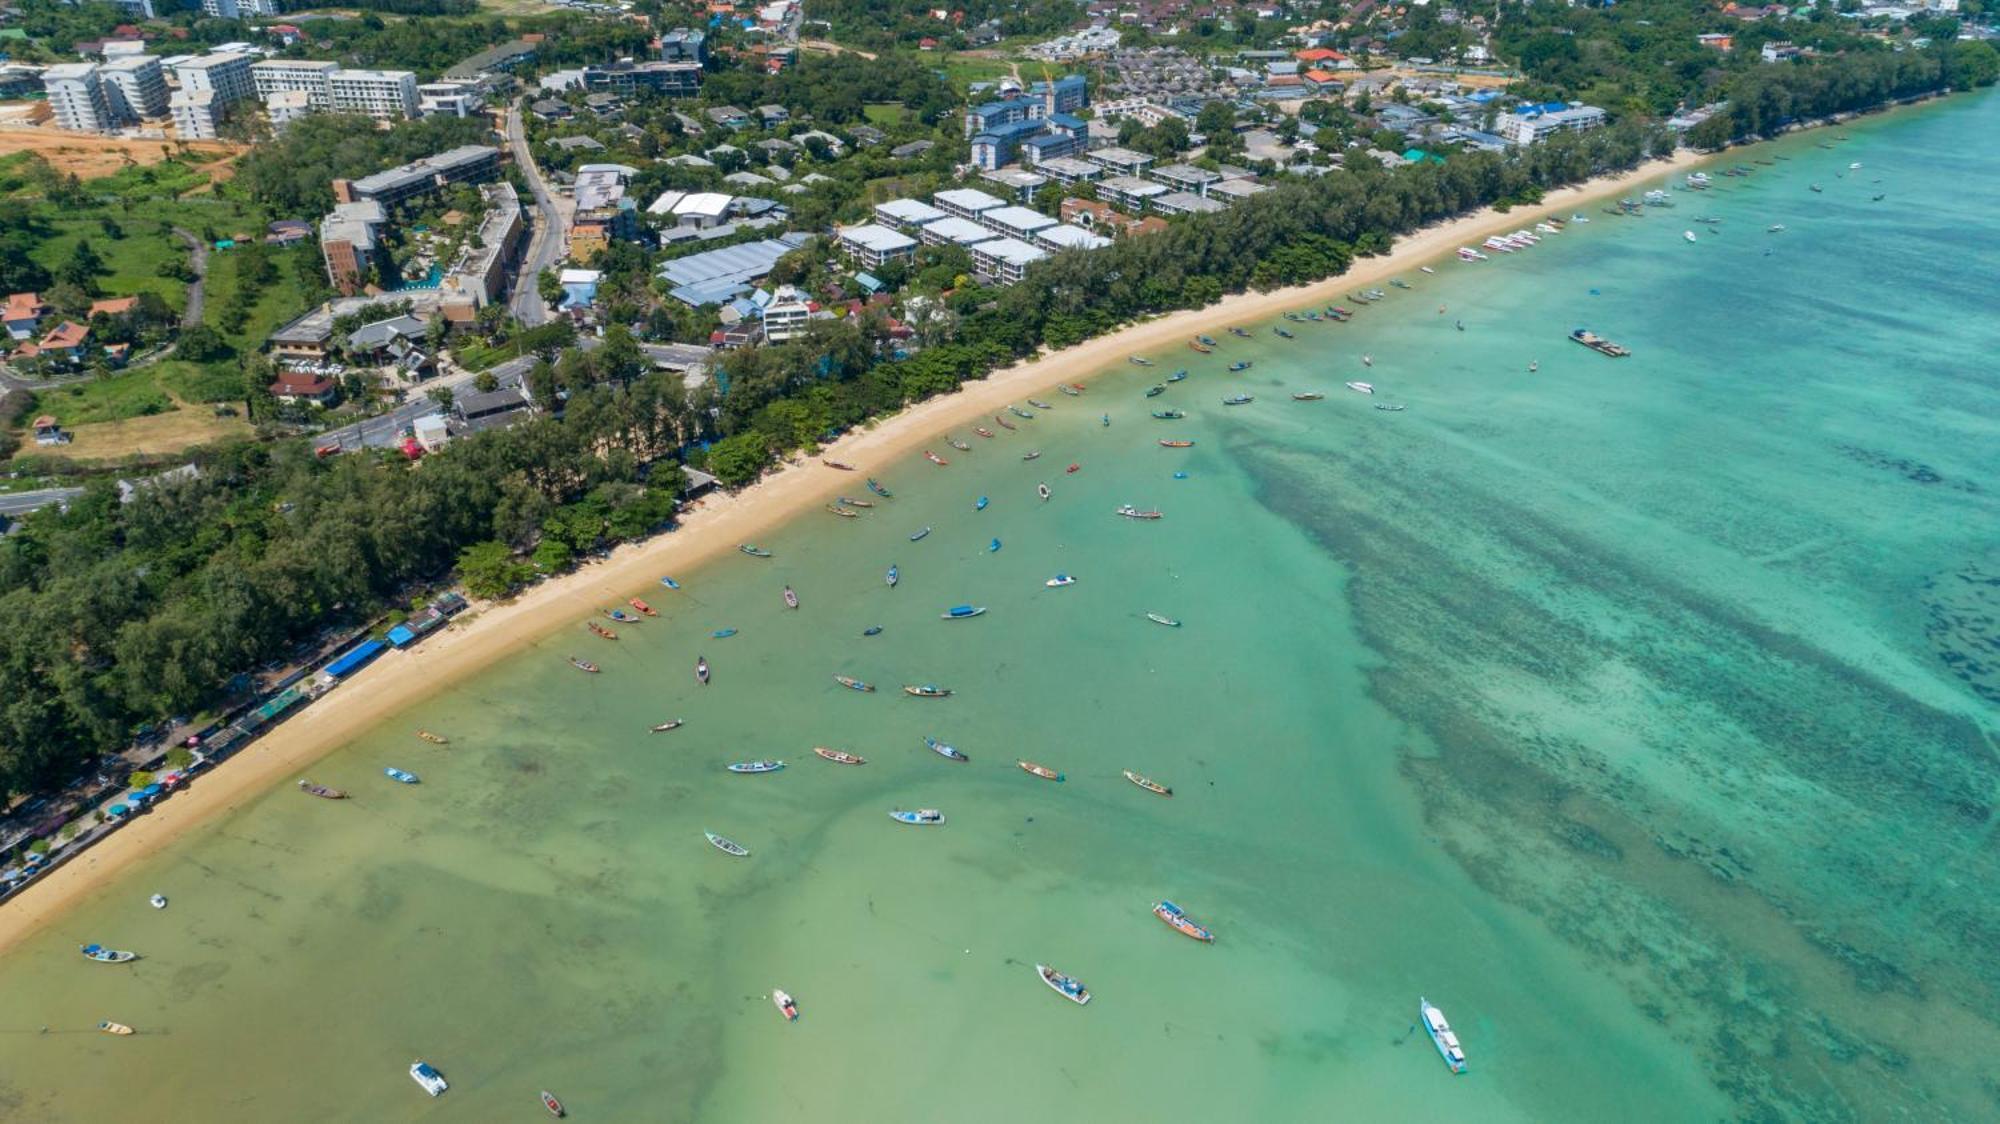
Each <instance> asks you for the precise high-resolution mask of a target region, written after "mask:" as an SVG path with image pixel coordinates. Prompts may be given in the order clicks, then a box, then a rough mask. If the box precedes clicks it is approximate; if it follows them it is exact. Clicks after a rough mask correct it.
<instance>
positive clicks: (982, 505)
mask: <svg viewBox="0 0 2000 1124" xmlns="http://www.w3.org/2000/svg"><path fill="white" fill-rule="evenodd" d="M992 502H993V501H992V500H989V499H987V498H986V497H985V496H981V497H979V498H978V499H976V500H974V501H972V510H974V511H985V510H986V505H987V504H989V503H992Z"/></svg>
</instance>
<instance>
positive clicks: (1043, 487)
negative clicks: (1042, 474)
mask: <svg viewBox="0 0 2000 1124" xmlns="http://www.w3.org/2000/svg"><path fill="white" fill-rule="evenodd" d="M1035 494H1036V495H1038V496H1040V497H1042V502H1043V503H1047V502H1049V496H1050V495H1052V494H1053V493H1051V492H1050V491H1049V486H1048V485H1047V484H1045V483H1044V484H1037V485H1035Z"/></svg>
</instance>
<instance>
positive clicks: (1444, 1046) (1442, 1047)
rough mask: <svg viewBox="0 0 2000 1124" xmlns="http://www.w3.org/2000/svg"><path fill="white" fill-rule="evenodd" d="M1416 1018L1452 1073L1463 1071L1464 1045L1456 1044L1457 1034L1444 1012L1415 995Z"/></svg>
mask: <svg viewBox="0 0 2000 1124" xmlns="http://www.w3.org/2000/svg"><path fill="white" fill-rule="evenodd" d="M1417 1018H1418V1019H1419V1020H1420V1021H1421V1022H1422V1023H1423V1024H1424V1033H1426V1034H1428V1035H1430V1036H1431V1045H1433V1046H1436V1047H1437V1052H1438V1056H1439V1057H1441V1058H1443V1059H1444V1064H1445V1065H1446V1066H1448V1067H1450V1069H1451V1071H1452V1072H1453V1073H1464V1072H1465V1047H1463V1046H1461V1045H1459V1044H1458V1035H1456V1034H1453V1033H1452V1030H1451V1024H1450V1023H1448V1022H1446V1021H1445V1017H1444V1012H1443V1011H1440V1010H1438V1009H1437V1007H1436V1006H1434V1005H1432V1003H1431V1001H1430V1000H1428V999H1425V998H1424V997H1423V996H1421V995H1420V996H1418V997H1417Z"/></svg>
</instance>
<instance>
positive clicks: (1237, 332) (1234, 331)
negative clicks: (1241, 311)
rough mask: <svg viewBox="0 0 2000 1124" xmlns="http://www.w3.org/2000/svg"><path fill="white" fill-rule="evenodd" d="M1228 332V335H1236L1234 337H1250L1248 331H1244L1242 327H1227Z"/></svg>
mask: <svg viewBox="0 0 2000 1124" xmlns="http://www.w3.org/2000/svg"><path fill="white" fill-rule="evenodd" d="M1229 334H1230V335H1232V336H1236V337H1238V338H1239V339H1246V340H1247V339H1249V338H1250V333H1249V332H1247V331H1245V330H1243V329H1242V328H1231V329H1229Z"/></svg>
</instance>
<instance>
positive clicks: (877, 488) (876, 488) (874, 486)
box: [868, 476, 894, 500]
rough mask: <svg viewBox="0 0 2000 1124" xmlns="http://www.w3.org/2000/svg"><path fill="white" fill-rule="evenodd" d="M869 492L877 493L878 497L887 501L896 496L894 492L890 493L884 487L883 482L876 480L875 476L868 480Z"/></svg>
mask: <svg viewBox="0 0 2000 1124" xmlns="http://www.w3.org/2000/svg"><path fill="white" fill-rule="evenodd" d="M868 490H869V491H871V492H873V493H875V494H876V495H878V496H881V497H882V498H883V499H885V500H886V499H888V498H889V497H890V496H891V495H893V494H894V493H893V492H891V491H889V489H887V488H884V487H883V486H882V483H881V481H879V480H877V479H875V478H874V477H873V476H870V477H869V478H868Z"/></svg>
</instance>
